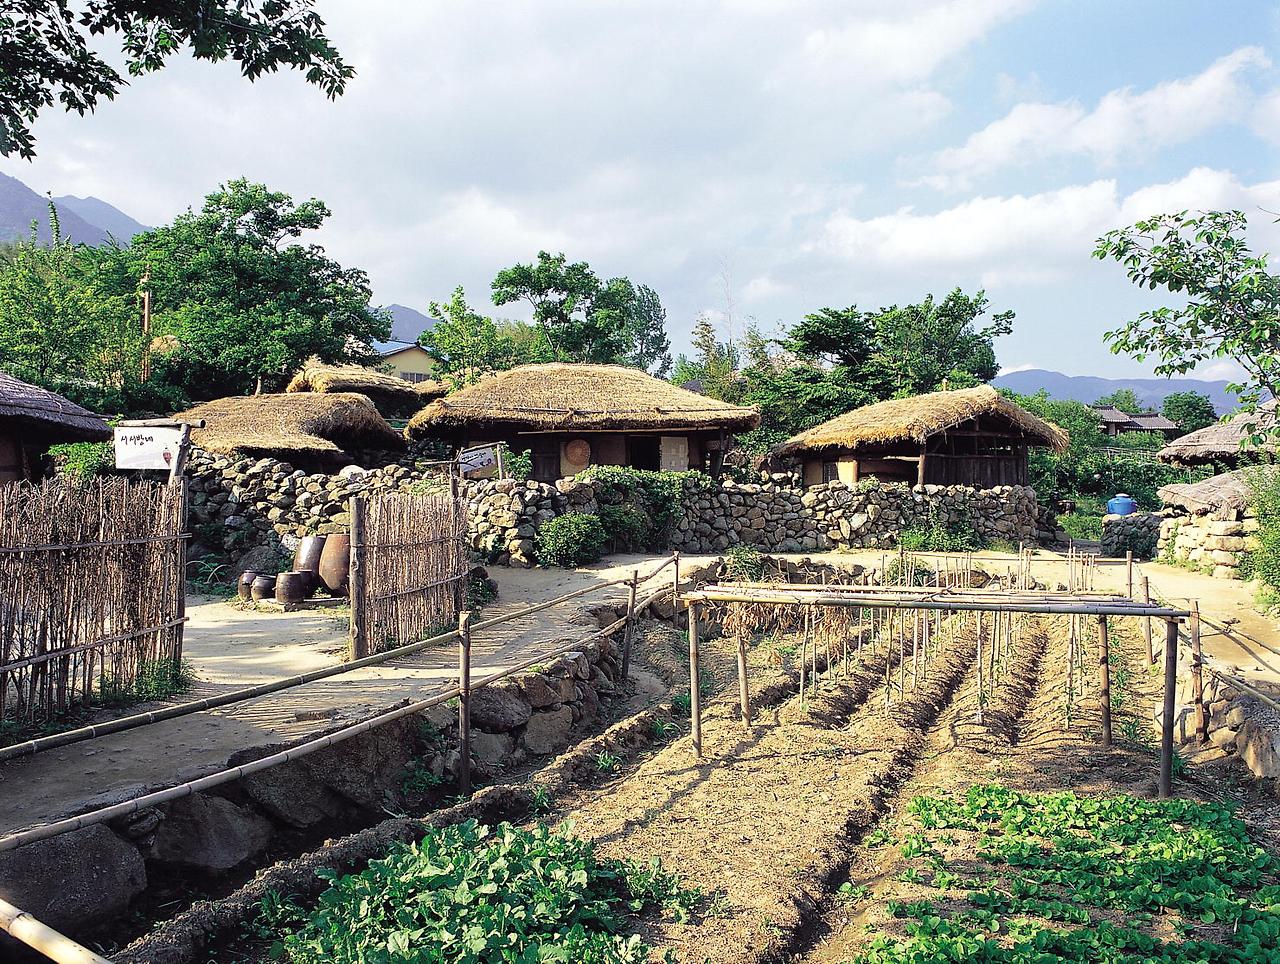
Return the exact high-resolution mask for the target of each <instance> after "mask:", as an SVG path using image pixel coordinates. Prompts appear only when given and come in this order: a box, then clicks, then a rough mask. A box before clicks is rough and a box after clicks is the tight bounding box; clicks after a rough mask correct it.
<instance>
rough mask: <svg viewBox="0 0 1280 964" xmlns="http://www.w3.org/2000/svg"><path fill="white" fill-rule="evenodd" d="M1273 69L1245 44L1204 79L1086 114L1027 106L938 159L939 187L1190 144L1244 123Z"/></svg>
mask: <svg viewBox="0 0 1280 964" xmlns="http://www.w3.org/2000/svg"><path fill="white" fill-rule="evenodd" d="M1268 66H1270V61H1269V60H1268V59H1267V56H1266V54H1265V53H1264V52H1263V50H1262V49H1261V48H1259V47H1242V48H1240V49H1239V50H1236V51H1234V52H1232V53H1230V54H1228V55H1227V56H1225V57H1222V58H1220V59H1219V60H1217V61H1215V62H1214V63H1213V64H1211V65H1210V66H1209V67H1207V68H1206V69H1205V70H1204V71H1202V72H1201V73H1199V74H1196V75H1194V76H1192V77H1187V78H1182V79H1179V80H1172V81H1166V82H1164V83H1161V84H1157V85H1156V86H1154V87H1151V88H1149V89H1147V90H1144V91H1140V92H1135V91H1133V90H1132V89H1130V88H1122V89H1119V90H1113V91H1111V92H1110V93H1108V94H1106V95H1105V96H1103V97H1102V98H1101V100H1099V101H1098V103H1097V104H1096V105H1095V106H1094V107H1093V108H1092V109H1086V108H1085V107H1084V106H1083V105H1081V104H1080V103H1078V102H1076V101H1063V102H1059V103H1043V102H1027V103H1020V104H1017V105H1015V106H1014V107H1013V108H1012V109H1011V110H1010V111H1009V113H1007V114H1006V115H1005V116H1004V117H1002V118H1000V119H999V120H997V121H993V122H992V123H990V124H988V125H987V126H986V127H984V128H983V129H982V130H980V131H977V132H976V133H974V134H972V135H970V136H969V138H968V140H966V141H965V143H964V144H963V145H962V146H960V147H953V148H948V149H946V150H944V151H942V152H940V153H939V154H938V155H937V157H936V158H935V170H936V174H935V175H933V177H932V178H931V179H930V180H929V181H926V183H931V184H933V185H935V186H953V187H959V186H964V185H965V184H966V183H968V182H970V181H972V180H973V179H974V178H979V177H984V176H987V175H991V174H993V173H995V172H998V171H1000V170H1003V169H1005V168H1009V167H1014V166H1019V165H1027V164H1031V163H1034V162H1036V161H1039V160H1042V159H1044V158H1048V157H1054V156H1059V155H1082V156H1086V157H1089V158H1091V159H1092V160H1093V161H1095V162H1097V163H1099V164H1104V165H1105V164H1110V163H1113V162H1115V161H1116V160H1117V159H1119V158H1120V157H1122V156H1123V157H1127V158H1131V157H1132V156H1133V155H1135V154H1137V155H1141V156H1147V155H1150V154H1151V153H1152V152H1153V151H1156V150H1159V149H1160V148H1162V147H1168V146H1170V145H1174V144H1179V143H1185V142H1187V141H1190V140H1193V139H1194V138H1196V137H1198V136H1200V135H1201V134H1203V133H1205V132H1206V131H1208V130H1211V129H1213V128H1215V127H1218V126H1220V125H1222V124H1226V123H1230V122H1234V121H1239V120H1244V119H1247V118H1248V116H1249V108H1250V105H1251V104H1252V102H1253V101H1254V100H1255V96H1254V92H1253V90H1252V88H1251V87H1250V85H1249V76H1250V74H1251V73H1254V72H1257V71H1258V70H1261V69H1263V68H1266V67H1268Z"/></svg>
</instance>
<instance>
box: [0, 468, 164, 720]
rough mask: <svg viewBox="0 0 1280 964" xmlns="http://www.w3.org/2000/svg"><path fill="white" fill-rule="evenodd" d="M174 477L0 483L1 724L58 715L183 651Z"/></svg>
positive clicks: (122, 691) (120, 691) (126, 685)
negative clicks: (170, 481) (170, 480)
mask: <svg viewBox="0 0 1280 964" xmlns="http://www.w3.org/2000/svg"><path fill="white" fill-rule="evenodd" d="M184 498H185V492H184V488H183V486H182V484H178V485H172V486H170V485H161V484H158V483H155V482H131V481H129V480H127V479H123V478H105V479H99V480H95V481H93V482H89V483H83V484H78V483H68V482H66V481H63V480H59V479H51V480H48V481H46V482H44V483H42V484H39V485H34V486H33V485H29V484H26V483H11V484H8V485H0V726H4V725H9V726H15V725H16V726H18V727H26V726H29V725H31V724H39V723H46V722H51V721H53V720H56V719H57V718H58V717H60V716H62V715H64V714H65V713H67V712H68V711H69V710H72V709H74V708H76V707H82V706H88V705H90V704H91V703H92V702H94V700H95V699H98V698H100V697H101V696H103V695H108V694H115V695H119V696H127V695H128V693H129V691H130V688H131V687H132V686H133V684H134V683H135V682H136V680H137V678H138V675H139V673H140V672H145V671H146V670H147V669H148V667H151V666H155V665H156V664H157V663H158V661H161V660H180V659H181V658H182V626H183V623H184V622H185V609H186V607H185V601H184V598H183V593H184V590H185V578H184V577H185V572H184V570H185V566H186V550H185V544H184V542H183V539H184V538H185V536H184V534H183V528H184V518H183V502H184Z"/></svg>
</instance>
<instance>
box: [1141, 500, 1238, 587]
mask: <svg viewBox="0 0 1280 964" xmlns="http://www.w3.org/2000/svg"><path fill="white" fill-rule="evenodd" d="M1233 515H1235V513H1233ZM1257 531H1258V520H1257V519H1256V518H1255V517H1254V516H1252V515H1242V516H1241V517H1240V518H1230V519H1224V518H1220V517H1218V516H1215V515H1209V514H1196V515H1191V514H1188V513H1185V512H1181V511H1176V513H1175V510H1173V509H1166V510H1165V511H1164V512H1163V513H1162V514H1161V522H1160V543H1159V557H1160V558H1161V559H1164V560H1167V561H1171V562H1175V563H1180V564H1182V565H1187V566H1190V567H1192V568H1196V569H1200V570H1202V571H1204V572H1209V573H1212V574H1213V575H1214V576H1215V577H1217V578H1218V579H1239V578H1240V568H1239V567H1240V555H1241V553H1242V552H1245V551H1247V550H1251V549H1254V548H1256V547H1257V539H1256V537H1255V536H1254V533H1256V532H1257Z"/></svg>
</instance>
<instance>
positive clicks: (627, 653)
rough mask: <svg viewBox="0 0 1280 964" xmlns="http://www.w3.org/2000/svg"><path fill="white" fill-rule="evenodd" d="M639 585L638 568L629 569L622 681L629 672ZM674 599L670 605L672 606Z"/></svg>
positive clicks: (623, 639)
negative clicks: (629, 579) (629, 581)
mask: <svg viewBox="0 0 1280 964" xmlns="http://www.w3.org/2000/svg"><path fill="white" fill-rule="evenodd" d="M639 586H640V570H639V569H633V570H632V571H631V585H630V586H628V587H627V628H626V630H625V631H624V633H623V636H622V682H623V683H624V684H625V683H626V682H627V680H628V679H629V678H630V674H631V640H632V637H634V636H635V631H636V590H637V589H638V588H639ZM674 605H675V603H674V600H673V602H672V606H673V607H674Z"/></svg>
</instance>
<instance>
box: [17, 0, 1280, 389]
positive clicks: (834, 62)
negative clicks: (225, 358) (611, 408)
mask: <svg viewBox="0 0 1280 964" xmlns="http://www.w3.org/2000/svg"><path fill="white" fill-rule="evenodd" d="M318 8H319V9H320V11H321V13H322V14H323V16H324V17H325V18H326V20H327V21H328V23H329V34H330V37H331V38H332V39H333V41H334V42H335V44H336V45H337V46H338V47H339V49H340V50H341V51H342V52H343V54H344V55H345V56H346V58H347V59H348V60H349V61H350V62H351V63H352V64H353V65H354V66H355V67H356V68H357V71H358V75H357V77H356V78H355V80H354V81H353V82H352V83H351V85H350V86H349V88H348V91H347V93H346V95H345V96H344V97H343V98H341V99H340V100H339V101H338V102H336V103H331V102H329V101H327V100H325V98H324V97H323V95H322V94H321V93H320V92H319V91H317V90H316V89H314V88H312V87H310V86H308V85H307V84H305V83H304V82H303V80H302V78H301V77H300V76H299V75H296V74H282V75H279V76H275V77H270V78H267V79H265V80H263V81H260V82H258V83H256V84H252V85H251V84H249V83H247V82H244V81H243V80H241V79H240V78H239V76H238V74H237V72H236V71H235V69H234V67H231V66H229V65H208V64H196V63H194V62H191V61H189V60H183V59H175V60H174V61H173V63H172V65H171V66H170V67H168V68H166V69H165V70H164V71H162V72H160V73H158V74H156V75H153V76H151V77H147V78H143V79H140V80H137V81H135V83H134V84H133V85H132V87H131V88H130V89H128V90H126V91H125V92H124V93H123V94H122V95H121V96H120V97H119V98H118V100H117V101H116V102H115V103H112V104H107V105H105V106H103V107H102V108H101V109H100V110H99V111H98V112H97V114H96V115H93V116H91V117H87V118H81V117H78V116H76V115H70V116H65V115H61V114H59V113H57V112H55V111H50V112H47V113H46V114H45V115H44V116H43V117H42V119H41V121H40V122H39V123H38V125H37V127H36V134H37V136H38V137H39V143H38V150H39V152H40V153H39V157H38V159H37V160H36V161H35V162H34V163H27V162H20V161H16V160H12V159H7V160H0V171H3V172H4V173H8V174H12V175H14V176H16V177H19V178H21V179H22V180H23V181H25V182H26V183H27V184H29V185H30V186H32V187H33V188H35V189H36V190H38V191H45V190H49V191H52V192H53V193H55V194H64V193H65V194H80V195H83V194H92V195H96V196H98V197H101V198H104V199H106V200H108V201H110V202H112V203H113V204H115V205H117V206H118V207H120V208H121V209H123V210H124V211H126V212H127V213H129V214H131V215H132V216H134V217H136V218H138V219H139V220H141V221H144V222H146V223H150V224H157V223H163V222H165V221H167V220H169V219H170V218H172V217H173V216H174V215H175V214H176V213H178V212H180V211H181V210H183V209H185V208H186V207H187V206H189V205H192V204H195V205H197V206H198V203H199V200H200V198H201V197H202V196H203V195H204V194H205V193H206V192H207V191H208V190H210V189H212V188H213V187H214V186H216V185H217V184H218V183H219V182H221V181H225V180H227V179H229V178H232V177H236V176H240V175H246V176H248V177H250V178H253V179H255V180H261V181H265V182H266V183H267V184H269V185H270V186H271V187H273V188H275V189H278V190H283V191H287V192H289V193H291V194H293V195H294V196H295V197H298V198H301V197H310V196H314V197H320V198H323V199H324V200H325V201H327V202H328V203H329V205H330V207H331V208H332V209H333V212H334V215H333V218H332V220H331V222H330V224H329V226H328V227H327V228H326V230H325V231H324V234H323V237H322V238H321V239H320V240H321V241H322V242H323V243H324V244H325V245H326V247H327V248H328V249H329V250H330V252H331V253H332V254H333V255H334V256H335V257H337V258H338V259H340V260H341V261H343V262H344V263H348V264H352V265H358V266H360V267H363V268H365V269H366V270H367V271H368V272H369V274H370V276H371V277H372V279H373V284H374V289H375V294H376V300H377V301H379V302H382V303H392V302H400V303H404V304H409V305H413V306H415V307H418V308H420V309H425V308H426V306H427V303H428V302H430V301H431V300H442V299H444V298H446V297H447V295H448V292H449V291H450V290H451V289H452V288H453V287H454V286H455V285H458V284H463V285H465V286H466V288H467V291H468V293H469V295H470V296H471V298H472V300H473V302H483V301H485V300H486V299H487V294H488V283H489V281H490V280H491V279H492V277H493V274H494V272H495V271H496V270H498V269H499V268H501V267H504V266H506V265H508V264H511V263H513V262H515V261H517V260H529V259H530V258H532V257H533V255H534V254H535V253H536V252H537V250H538V249H540V248H543V249H549V250H552V251H564V252H565V253H566V254H568V255H569V256H570V258H572V259H575V260H586V261H588V262H590V263H591V265H592V266H593V267H595V268H596V269H597V271H599V272H600V273H601V274H602V275H606V276H611V275H619V274H621V275H627V276H629V277H630V278H631V279H632V280H634V281H637V282H643V283H646V284H649V285H651V286H653V287H654V288H656V289H657V290H658V292H659V293H660V294H661V296H662V298H663V302H664V303H665V304H666V306H667V308H668V313H669V328H670V330H671V333H672V338H673V341H674V342H675V343H676V346H677V348H679V347H682V346H684V345H686V344H687V338H688V332H689V329H690V327H691V325H692V322H693V319H694V318H695V317H696V316H697V315H698V313H699V312H702V311H711V312H716V313H718V316H720V317H723V315H724V313H725V311H726V308H728V307H731V308H732V313H733V317H734V318H735V324H736V326H737V327H738V328H740V327H741V325H742V324H743V323H744V322H745V321H746V320H748V319H751V318H754V319H755V320H756V321H757V322H758V323H759V324H760V325H761V326H762V327H763V328H764V329H765V330H772V329H775V328H776V326H777V325H779V324H780V323H785V322H791V321H794V320H795V319H796V318H798V317H799V316H801V315H803V314H804V313H806V312H808V311H812V310H815V309H817V308H820V307H823V306H828V305H830V306H835V305H839V306H844V305H849V304H857V305H859V306H861V307H864V308H871V307H877V306H880V305H885V304H891V303H894V302H899V303H900V302H904V301H909V300H916V299H918V298H920V297H921V296H923V295H924V294H926V293H928V292H934V293H937V294H939V295H941V294H943V293H945V292H946V291H947V290H949V289H950V288H953V287H955V286H960V287H962V288H965V289H966V290H974V289H977V288H980V287H981V288H985V289H986V291H987V293H988V295H989V297H990V299H991V301H992V303H993V306H994V307H996V308H997V309H1005V308H1012V309H1014V310H1015V311H1016V312H1017V320H1016V322H1015V331H1014V334H1013V335H1012V336H1010V337H1008V338H1006V339H1004V340H1003V341H1002V343H1001V344H1000V345H999V346H998V351H999V357H1000V361H1001V363H1002V364H1003V365H1004V366H1005V368H1006V369H1009V368H1018V367H1031V366H1034V367H1046V368H1054V369H1058V370H1060V371H1065V372H1067V373H1071V374H1100V375H1117V376H1119V375H1134V374H1140V373H1144V372H1145V368H1144V367H1143V366H1142V365H1139V364H1138V363H1136V362H1134V361H1132V360H1130V359H1127V358H1123V357H1116V356H1113V355H1111V354H1110V353H1109V352H1108V351H1107V350H1106V348H1105V347H1104V345H1103V343H1102V332H1103V331H1105V330H1106V329H1108V328H1110V327H1114V326H1115V325H1116V324H1117V323H1118V322H1120V321H1122V320H1124V319H1125V318H1127V317H1129V316H1131V315H1132V314H1133V313H1134V312H1136V311H1137V310H1140V309H1141V308H1142V307H1143V306H1148V305H1153V304H1156V303H1157V299H1158V294H1156V293H1149V292H1139V291H1137V290H1134V289H1132V288H1131V287H1130V286H1129V284H1128V282H1127V281H1126V280H1125V278H1124V276H1123V272H1122V271H1121V270H1120V268H1119V267H1118V266H1116V265H1114V264H1103V263H1100V262H1096V261H1093V260H1092V259H1091V258H1090V252H1091V250H1092V242H1093V240H1094V239H1095V238H1096V237H1098V236H1099V235H1100V234H1102V233H1103V232H1104V231H1106V230H1108V229H1110V228H1112V227H1117V226H1121V225H1124V224H1128V223H1131V222H1132V221H1133V220H1135V219H1136V218H1140V217H1143V216H1146V215H1150V214H1154V213H1157V212H1162V211H1169V210H1179V209H1183V208H1193V209H1194V208H1223V207H1238V208H1241V209H1243V210H1244V211H1246V213H1248V215H1249V217H1250V220H1251V231H1252V235H1251V237H1252V241H1253V244H1254V245H1255V247H1256V248H1258V249H1260V250H1272V251H1277V252H1278V253H1280V227H1277V225H1276V224H1275V223H1274V221H1275V217H1276V216H1275V215H1272V214H1270V213H1268V212H1272V211H1275V212H1280V14H1278V13H1277V12H1276V7H1275V5H1274V4H1271V3H1263V2H1260V0H1240V2H1237V3H1230V4H1217V3H1202V2H1195V0H1174V2H1169V0H1163V2H1155V0H1124V2H1120V3H1117V2H1115V0H1108V2H1101V0H1058V2H1049V0H1041V2H1035V0H721V2H710V0H615V2H611V3H601V2H599V0H538V2H524V0H503V2H497V0H468V2H460V0H455V2H450V3H445V2H438V0H417V2H410V0H401V2H391V0H359V2H356V0H319V3H318ZM1203 373H1204V374H1208V375H1223V374H1226V373H1225V372H1224V371H1223V370H1222V369H1221V368H1218V369H1214V370H1209V371H1204V372H1203Z"/></svg>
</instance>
